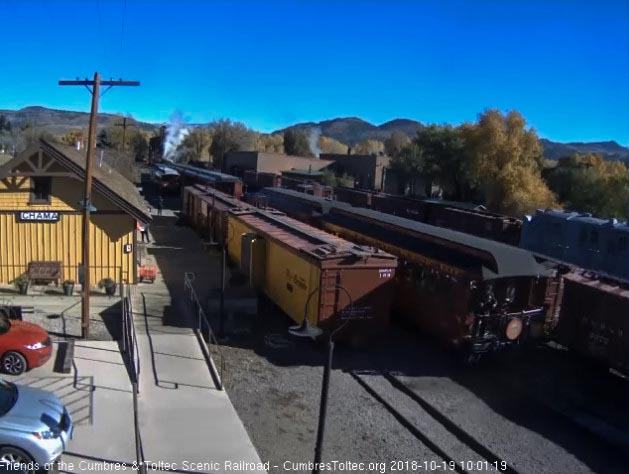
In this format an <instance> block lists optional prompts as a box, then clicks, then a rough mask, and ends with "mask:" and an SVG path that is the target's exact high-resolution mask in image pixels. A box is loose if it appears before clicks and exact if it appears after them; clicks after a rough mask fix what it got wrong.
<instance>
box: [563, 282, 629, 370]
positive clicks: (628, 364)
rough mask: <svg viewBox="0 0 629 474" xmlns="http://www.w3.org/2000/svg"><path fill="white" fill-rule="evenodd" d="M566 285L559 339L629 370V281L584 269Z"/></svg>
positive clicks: (617, 368) (601, 360)
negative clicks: (614, 278) (586, 271)
mask: <svg viewBox="0 0 629 474" xmlns="http://www.w3.org/2000/svg"><path fill="white" fill-rule="evenodd" d="M563 285H564V288H563V299H562V304H561V311H560V316H559V324H558V326H557V329H556V331H555V339H556V340H557V342H559V343H560V344H562V345H563V346H566V347H568V348H570V349H573V350H575V351H576V352H578V353H580V354H582V355H584V356H586V357H589V358H591V359H595V360H597V361H600V362H601V363H603V364H605V365H606V366H607V367H611V368H614V369H616V370H619V371H621V372H622V373H624V374H629V285H627V284H626V283H624V282H621V281H616V280H611V279H607V280H601V279H600V278H598V277H596V276H593V275H588V274H586V273H580V272H570V273H567V274H566V275H564V277H563Z"/></svg>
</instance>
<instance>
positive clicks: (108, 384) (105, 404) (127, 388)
mask: <svg viewBox="0 0 629 474" xmlns="http://www.w3.org/2000/svg"><path fill="white" fill-rule="evenodd" d="M57 347H58V346H57V344H55V345H54V346H53V349H54V352H53V357H52V358H51V359H50V360H49V361H48V362H47V363H46V364H45V365H44V366H42V367H39V368H37V369H34V370H32V371H29V372H27V373H26V374H24V375H21V376H18V377H12V376H9V375H3V377H4V378H6V379H7V380H11V381H13V382H15V383H17V384H19V385H28V386H31V387H37V388H42V389H44V390H48V391H50V392H53V393H54V394H55V395H57V396H58V397H59V398H60V399H61V401H62V402H63V403H64V404H65V405H66V407H67V408H68V411H69V412H70V415H71V416H72V419H73V421H74V435H73V437H72V439H71V440H70V442H69V443H68V446H67V449H66V450H65V452H64V454H63V456H62V464H61V465H60V470H61V471H65V472H72V473H85V472H90V473H98V472H110V470H109V471H108V470H107V469H105V468H102V463H103V462H104V461H106V462H110V463H112V462H120V463H126V464H127V465H131V463H133V461H134V460H135V436H134V425H133V394H132V392H131V384H130V382H129V376H128V374H127V370H126V368H125V365H124V362H123V360H122V357H121V355H120V351H119V350H118V344H117V343H116V342H113V341H77V342H76V343H75V349H74V361H75V369H73V371H72V373H71V374H68V375H65V374H59V373H55V372H54V370H53V368H54V363H55V357H56V353H57ZM98 463H100V465H99V464H98Z"/></svg>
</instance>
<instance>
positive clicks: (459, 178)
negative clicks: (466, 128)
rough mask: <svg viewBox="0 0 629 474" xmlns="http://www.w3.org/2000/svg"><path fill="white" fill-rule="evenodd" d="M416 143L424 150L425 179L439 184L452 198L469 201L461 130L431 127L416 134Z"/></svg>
mask: <svg viewBox="0 0 629 474" xmlns="http://www.w3.org/2000/svg"><path fill="white" fill-rule="evenodd" d="M414 143H415V144H416V145H417V146H419V147H420V148H421V149H422V150H423V155H424V170H423V171H424V175H425V177H426V178H428V179H429V180H430V181H433V180H434V181H437V182H438V183H439V185H440V186H441V187H442V188H443V189H444V192H445V194H446V195H447V196H448V197H449V198H450V199H453V200H457V201H459V200H466V199H469V197H470V194H471V192H470V179H469V176H468V172H467V170H466V160H465V143H464V141H463V136H462V133H461V130H460V129H458V128H454V127H452V126H450V125H445V126H442V125H429V126H427V127H425V128H423V129H422V130H420V131H419V132H417V136H416V137H415V140H414Z"/></svg>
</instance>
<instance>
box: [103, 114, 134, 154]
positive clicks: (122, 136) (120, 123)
mask: <svg viewBox="0 0 629 474" xmlns="http://www.w3.org/2000/svg"><path fill="white" fill-rule="evenodd" d="M125 119H126V121H125ZM125 124H126V126H125ZM105 129H106V130H107V132H106V133H107V137H108V143H109V145H108V146H109V147H112V148H115V149H116V150H118V151H120V150H123V149H124V150H128V149H129V147H130V146H131V137H132V136H133V135H134V133H135V132H136V131H137V130H138V125H137V122H136V121H135V120H134V119H133V117H132V116H131V115H127V116H126V117H124V116H123V115H115V116H113V117H112V118H111V119H110V120H109V123H108V124H107V126H106V128H105ZM123 140H124V144H123Z"/></svg>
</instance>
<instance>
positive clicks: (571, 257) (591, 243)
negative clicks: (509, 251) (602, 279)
mask: <svg viewBox="0 0 629 474" xmlns="http://www.w3.org/2000/svg"><path fill="white" fill-rule="evenodd" d="M628 240H629V226H628V225H627V223H626V222H618V221H617V220H616V219H608V220H604V219H597V218H595V217H592V215H591V214H580V213H577V212H564V211H555V210H544V211H543V210H538V211H537V213H536V214H535V215H533V216H527V217H526V219H525V220H524V224H523V227H522V237H521V240H520V247H522V248H525V249H528V250H530V251H532V252H536V253H539V254H542V255H546V256H549V257H551V258H555V259H558V260H562V261H564V262H568V263H572V264H574V265H577V266H579V267H583V268H585V269H588V270H594V271H596V272H601V273H605V274H609V275H613V276H616V277H619V278H623V279H625V280H629V245H628Z"/></svg>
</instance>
